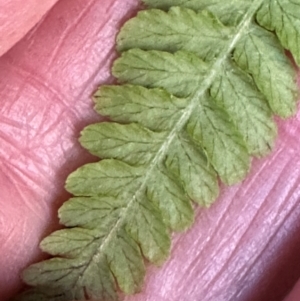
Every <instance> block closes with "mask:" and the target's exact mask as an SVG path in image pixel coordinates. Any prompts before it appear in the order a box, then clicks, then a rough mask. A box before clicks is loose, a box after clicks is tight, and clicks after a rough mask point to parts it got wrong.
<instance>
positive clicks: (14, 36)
mask: <svg viewBox="0 0 300 301" xmlns="http://www.w3.org/2000/svg"><path fill="white" fill-rule="evenodd" d="M57 1H58V0H44V1H38V0H28V1H22V0H9V1H4V2H3V1H2V3H1V5H0V6H1V7H0V10H1V14H0V56H1V55H2V54H3V53H5V52H6V51H7V50H8V49H10V48H11V47H12V46H13V45H14V44H15V43H16V42H18V41H19V40H20V39H21V38H22V37H23V36H24V35H25V34H26V33H27V32H28V31H29V30H30V29H31V28H32V27H33V26H34V25H35V24H36V23H38V22H39V21H40V20H41V18H42V17H43V16H44V15H45V13H46V12H47V11H48V10H49V9H50V8H51V7H52V6H53V5H54V4H55V3H56V2H57Z"/></svg>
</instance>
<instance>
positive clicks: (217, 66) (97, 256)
mask: <svg viewBox="0 0 300 301" xmlns="http://www.w3.org/2000/svg"><path fill="white" fill-rule="evenodd" d="M263 1H264V0H256V1H254V3H253V4H252V5H251V6H250V8H249V10H248V12H247V13H246V14H245V16H244V18H243V19H242V21H241V22H240V24H239V26H238V28H237V30H236V33H235V34H234V35H233V38H232V40H230V43H229V45H228V47H227V48H226V49H224V50H223V51H222V52H221V53H220V55H219V56H218V58H217V59H216V61H215V63H214V64H213V65H212V66H211V70H210V72H209V73H208V75H207V76H206V78H205V79H204V80H203V81H202V85H201V86H200V87H199V88H198V89H197V90H196V91H195V92H194V94H193V95H192V96H190V97H189V98H190V104H189V105H188V106H187V107H186V108H185V109H183V110H182V115H181V118H180V119H179V120H178V121H177V123H176V124H175V125H174V127H173V130H172V131H171V132H170V134H169V135H168V136H167V137H166V140H165V142H164V143H163V144H162V145H161V147H160V149H159V150H158V151H157V154H156V156H155V157H154V158H153V159H152V162H151V163H150V166H149V168H148V169H147V172H146V174H145V176H144V179H143V181H142V183H141V185H140V187H139V189H138V190H137V191H136V193H135V194H134V195H133V196H132V198H131V200H130V201H129V202H128V205H127V206H126V207H124V208H123V209H121V213H120V215H119V218H118V221H117V222H116V224H115V225H114V226H113V227H112V228H111V229H110V230H109V233H108V235H107V236H106V238H105V239H104V240H103V241H101V244H100V245H99V248H97V249H96V251H95V252H94V254H93V255H92V257H91V259H90V260H89V261H88V262H87V263H86V267H85V269H84V270H83V271H82V272H81V273H80V274H81V277H79V278H78V280H77V281H76V283H75V284H74V287H76V286H77V283H78V281H79V279H80V278H82V277H83V276H84V274H85V272H86V270H87V268H88V267H89V265H90V264H91V262H92V261H95V262H99V261H100V260H101V256H103V255H104V254H105V252H104V250H105V248H107V247H108V246H109V244H110V243H111V241H113V239H114V237H115V236H116V235H117V233H118V231H119V230H120V229H121V227H122V226H123V224H124V223H125V222H126V218H127V216H128V212H130V211H131V209H132V207H133V206H134V205H135V201H136V200H137V199H138V197H139V196H140V195H141V194H143V193H144V189H145V188H146V185H147V182H148V180H149V178H150V177H151V176H152V174H153V171H154V170H155V167H156V166H157V165H158V164H159V163H160V162H161V161H162V160H163V158H164V156H165V155H166V153H167V152H168V150H169V147H170V145H171V143H172V142H173V140H174V138H175V137H176V135H177V134H179V133H180V132H181V131H182V129H183V128H184V126H185V124H186V122H187V121H188V119H189V118H190V116H191V114H192V112H193V111H194V109H195V108H196V107H197V105H198V100H199V98H200V97H201V96H203V95H204V94H205V93H206V91H207V90H208V89H209V88H210V86H211V85H212V83H213V81H214V79H215V78H216V77H217V76H218V72H219V71H220V70H221V68H222V65H223V64H224V63H225V61H226V60H227V57H228V55H229V54H230V53H231V51H232V50H233V48H234V47H235V45H236V44H237V43H238V41H239V40H240V38H241V37H242V36H243V35H244V33H245V32H247V31H248V26H249V25H250V23H251V21H252V19H253V17H254V15H255V13H256V12H257V10H258V9H259V7H260V6H261V5H262V3H263Z"/></svg>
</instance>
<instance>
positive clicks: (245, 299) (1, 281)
mask: <svg viewBox="0 0 300 301" xmlns="http://www.w3.org/2000/svg"><path fill="white" fill-rule="evenodd" d="M138 4H139V1H138V0H127V1H126V0H101V1H100V0H86V1H82V0H64V1H60V2H58V3H57V5H55V7H54V8H53V9H52V10H51V11H50V12H49V13H48V14H47V16H46V17H45V18H44V19H43V20H42V21H41V22H39V24H38V25H37V26H36V27H35V28H34V29H33V30H32V31H31V32H30V33H29V34H28V35H27V36H26V37H25V38H24V39H22V40H21V41H20V42H19V43H18V44H17V45H16V46H15V47H13V48H12V49H11V50H10V51H9V52H7V53H6V54H5V55H3V56H2V57H1V58H0V78H1V81H0V95H1V97H0V102H1V105H0V187H1V190H0V296H1V300H3V301H6V300H8V299H9V298H10V297H12V296H14V295H15V294H16V292H17V291H18V290H19V289H20V288H21V281H20V278H19V274H20V272H21V270H22V269H23V268H24V267H25V266H27V265H28V264H29V263H31V262H36V261H37V260H38V259H40V258H41V257H42V256H43V255H42V254H41V252H40V251H39V250H38V243H39V241H40V240H41V238H42V237H44V236H45V235H47V234H49V233H50V232H51V231H53V230H54V229H57V228H58V223H57V217H56V216H57V209H58V208H59V206H60V205H61V203H62V202H63V201H65V200H67V199H68V195H67V193H66V192H65V191H64V188H63V186H64V181H65V179H66V177H67V175H68V174H69V173H70V172H71V171H73V170H75V169H76V168H77V167H79V166H81V165H82V164H83V163H85V162H91V161H94V160H95V158H94V157H92V156H90V155H89V154H87V152H86V151H85V150H83V149H82V148H81V147H80V146H79V144H78V142H77V138H78V136H79V132H80V131H81V130H82V128H83V127H84V126H85V125H87V124H90V123H94V122H97V121H100V120H101V117H99V116H98V115H97V114H95V113H94V112H93V110H92V107H93V103H92V100H91V98H90V95H91V94H92V92H93V91H94V90H95V89H96V87H97V85H99V84H101V83H109V82H112V80H113V79H112V77H111V76H110V73H109V68H110V66H111V63H112V61H113V59H114V58H115V57H116V53H115V52H114V39H115V35H116V33H117V31H118V29H119V28H120V26H121V24H122V23H123V22H124V21H125V20H126V19H128V18H129V17H130V16H131V15H133V14H134V13H135V11H136V10H137V7H138ZM278 124H279V138H278V140H277V143H276V147H275V149H274V151H273V152H272V154H271V155H269V156H268V157H267V158H265V159H263V160H258V159H256V160H254V161H253V165H252V169H251V171H250V175H249V177H248V178H247V179H246V180H245V181H244V182H243V183H241V184H240V185H236V186H234V187H231V188H226V187H222V189H221V196H220V198H219V199H218V201H217V202H216V203H215V204H214V205H213V206H212V207H211V208H210V209H202V210H199V209H198V210H197V213H196V218H195V225H194V226H193V228H192V229H191V230H189V231H187V232H186V233H184V234H175V235H174V239H173V247H172V253H171V256H170V259H169V260H168V262H167V263H166V264H164V265H163V267H161V268H157V267H153V266H150V267H149V268H148V273H147V276H146V281H145V286H144V289H143V291H142V293H140V294H137V295H136V296H129V297H126V298H125V300H126V301H142V300H143V301H194V300H195V301H196V300H201V301H231V300H232V301H233V300H234V301H265V300H272V301H279V300H283V298H284V297H285V296H286V295H287V294H288V293H289V291H290V290H291V289H292V287H293V286H294V284H295V283H296V280H297V279H298V278H299V275H300V260H299V254H300V235H299V231H300V218H299V214H300V185H299V184H300V160H299V159H300V158H299V157H300V155H299V145H300V143H299V142H300V141H299V139H300V138H299V135H298V133H299V131H300V113H298V115H297V116H296V117H295V118H292V119H290V120H288V121H285V122H282V121H279V122H278ZM288 298H289V299H286V301H295V300H300V284H297V285H296V287H295V290H294V291H293V292H292V293H291V294H290V296H289V297H288ZM297 298H298V299H297Z"/></svg>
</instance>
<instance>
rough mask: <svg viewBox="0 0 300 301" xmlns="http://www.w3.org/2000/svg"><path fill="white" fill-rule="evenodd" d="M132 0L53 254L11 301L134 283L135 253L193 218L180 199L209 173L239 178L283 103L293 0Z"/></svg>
mask: <svg viewBox="0 0 300 301" xmlns="http://www.w3.org/2000/svg"><path fill="white" fill-rule="evenodd" d="M144 2H145V3H146V4H147V5H149V6H150V7H152V9H148V10H145V11H142V12H140V13H139V14H138V15H137V17H135V18H133V19H131V20H129V21H128V22H127V23H126V24H125V26H124V27H123V28H122V30H121V32H120V34H119V35H118V38H117V49H118V50H119V51H120V52H121V53H122V55H121V57H120V58H119V59H117V60H116V61H115V63H114V66H113V74H114V76H115V77H116V78H117V79H118V80H119V82H120V83H122V84H123V85H115V86H114V85H112V86H103V87H101V88H100V89H99V90H98V91H97V93H96V95H95V102H96V110H97V112H99V114H101V115H104V116H109V117H110V119H111V120H112V121H113V122H110V123H107V122H104V123H100V124H93V125H90V126H88V127H86V128H85V129H84V130H83V132H82V136H81V138H80V143H81V145H82V146H83V147H85V148H86V149H87V150H88V151H89V152H91V153H92V154H94V155H96V156H98V157H100V158H101V159H103V160H102V161H100V162H97V163H91V164H86V165H84V166H83V167H81V168H79V169H78V170H77V171H75V172H74V173H72V174H71V175H70V176H69V177H68V179H67V183H66V189H67V190H68V191H69V192H70V193H72V194H73V195H74V197H73V198H71V199H70V200H69V201H67V202H66V203H65V204H64V205H63V206H62V207H61V209H60V210H59V217H60V222H61V224H63V225H65V226H66V227H68V228H67V229H63V230H59V231H56V232H54V233H53V234H52V235H50V236H49V237H47V238H45V239H44V240H43V241H42V243H41V248H42V250H43V251H45V252H47V253H49V254H51V255H53V256H54V258H52V259H49V260H46V261H43V262H40V263H37V264H34V265H32V266H30V267H29V268H27V269H26V271H25V272H24V274H23V277H24V280H25V282H26V283H27V284H29V285H31V286H33V287H34V288H33V289H32V290H29V291H27V292H25V293H24V294H23V295H22V296H20V298H19V300H23V301H25V300H45V301H46V300H55V301H68V300H73V299H76V300H84V299H97V300H117V299H118V293H117V287H118V288H120V289H121V290H122V291H123V292H125V293H126V294H133V293H136V292H138V291H140V290H141V289H142V285H143V279H144V275H145V262H144V261H145V259H146V260H147V261H149V262H151V263H154V264H156V265H161V264H162V263H163V262H164V261H165V260H166V259H167V257H168V255H169V251H170V233H171V231H183V230H186V229H188V228H189V227H190V226H191V225H192V223H193V219H194V214H193V204H192V201H193V202H196V203H198V204H199V205H202V206H206V207H208V206H209V205H210V204H211V203H212V202H213V201H214V200H215V199H216V198H217V196H218V178H220V180H221V181H222V182H223V183H225V184H227V185H232V184H235V183H238V182H240V181H241V180H243V179H244V178H245V176H246V175H247V173H248V171H249V168H250V161H251V156H256V157H261V156H264V155H266V154H268V153H269V152H270V151H271V149H272V146H273V145H274V140H275V138H276V124H275V122H274V120H273V114H275V115H279V116H281V117H283V118H286V117H289V116H292V115H293V114H294V113H295V110H296V97H297V86H296V82H295V70H294V68H293V66H292V64H291V62H290V61H289V59H288V58H287V57H286V55H285V53H284V48H283V47H285V48H287V49H288V50H290V51H291V53H292V54H293V56H294V57H295V59H296V61H297V62H298V63H299V62H300V53H299V49H300V42H299V33H300V17H299V16H298V15H297V14H296V12H297V11H298V8H299V6H300V1H299V0H294V1H293V2H292V1H291V0H290V1H288V0H276V1H275V0H264V1H263V0H256V1H250V0H240V1H238V0H231V1H223V0H222V1H221V0H219V1H213V3H212V1H208V0H191V1H184V0H144ZM224 2H226V3H224ZM283 7H284V9H283ZM258 23H259V24H260V25H258ZM269 30H272V31H274V32H275V33H276V35H275V33H274V32H271V31H269Z"/></svg>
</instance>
